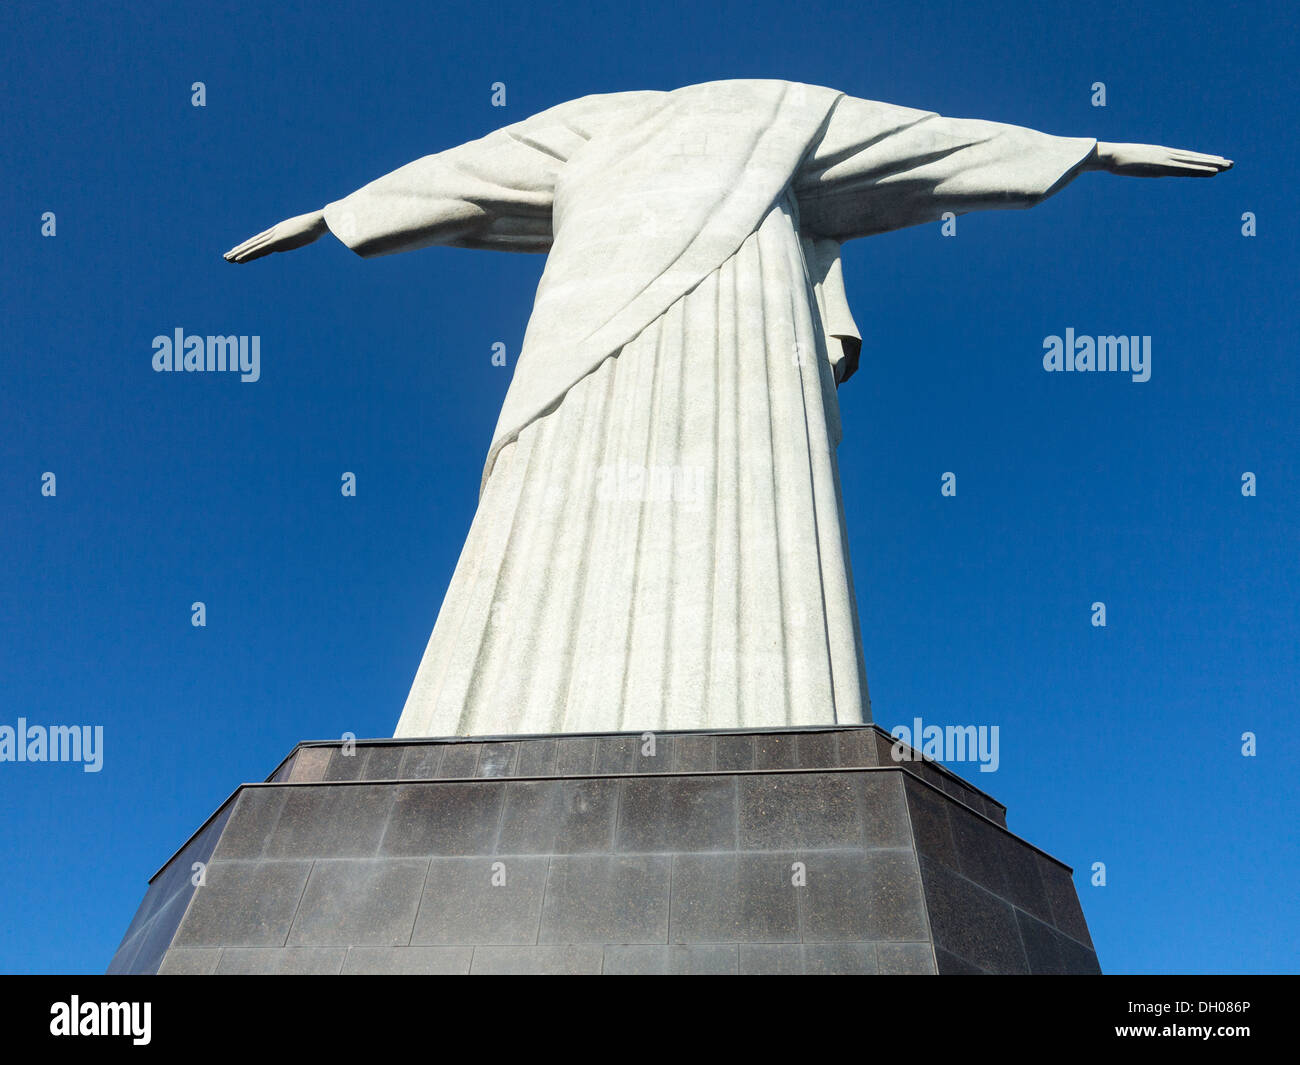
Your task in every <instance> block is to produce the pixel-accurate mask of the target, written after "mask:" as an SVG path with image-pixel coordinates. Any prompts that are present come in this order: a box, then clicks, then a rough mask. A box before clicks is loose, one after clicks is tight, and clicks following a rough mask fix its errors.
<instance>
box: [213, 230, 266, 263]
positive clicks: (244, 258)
mask: <svg viewBox="0 0 1300 1065" xmlns="http://www.w3.org/2000/svg"><path fill="white" fill-rule="evenodd" d="M274 240H275V230H273V229H268V230H267V231H266V232H265V233H259V234H258V235H257V236H255V237H250V238H249V239H248V240H246V241H244V243H243V244H240V245H239V246H238V247H236V248H231V249H230V251H228V252H226V255H225V258H226V259H227V260H229V261H230V262H235V263H245V262H248V260H249V259H257V258H261V256H263V255H269V254H270V251H271V249H270V247H269V246H270V245H271V244H272V243H273V242H274Z"/></svg>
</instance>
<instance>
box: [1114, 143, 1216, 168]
mask: <svg viewBox="0 0 1300 1065" xmlns="http://www.w3.org/2000/svg"><path fill="white" fill-rule="evenodd" d="M1092 168H1093V169H1096V170H1108V171H1110V173H1112V174H1121V175H1123V176H1124V177H1214V175H1215V174H1220V173H1222V172H1223V171H1225V170H1231V169H1232V160H1231V159H1225V158H1223V156H1221V155H1208V154H1206V153H1205V152H1192V151H1188V150H1186V149H1184V148H1165V147H1163V146H1162V145H1159V144H1110V143H1107V142H1105V141H1098V142H1097V150H1096V153H1095V159H1094V161H1093V167H1092Z"/></svg>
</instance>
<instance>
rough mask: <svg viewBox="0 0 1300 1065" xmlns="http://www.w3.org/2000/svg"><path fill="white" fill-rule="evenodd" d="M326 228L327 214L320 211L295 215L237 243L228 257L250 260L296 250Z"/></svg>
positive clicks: (240, 260)
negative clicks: (273, 253)
mask: <svg viewBox="0 0 1300 1065" xmlns="http://www.w3.org/2000/svg"><path fill="white" fill-rule="evenodd" d="M326 228H327V227H326V225H325V216H324V215H322V214H321V212H320V211H309V212H308V213H307V214H300V215H295V216H294V217H293V218H286V219H285V220H284V221H283V222H277V223H276V224H275V225H273V226H272V227H271V228H270V229H264V230H263V231H262V232H261V233H258V234H257V236H255V237H249V238H248V239H247V240H246V241H244V243H243V244H236V245H235V246H234V247H233V248H231V249H230V250H229V251H228V252H226V254H225V256H224V258H225V260H226V262H228V263H250V262H252V261H253V260H254V259H260V258H261V257H262V256H263V255H270V254H271V253H272V252H277V251H293V249H294V248H301V247H303V245H306V244H310V243H311V242H312V241H314V240H317V239H319V238H320V237H321V236H323V235H324V233H325V230H326Z"/></svg>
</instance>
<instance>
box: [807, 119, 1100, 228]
mask: <svg viewBox="0 0 1300 1065" xmlns="http://www.w3.org/2000/svg"><path fill="white" fill-rule="evenodd" d="M1096 144H1097V142H1096V141H1095V140H1093V139H1092V138H1089V137H1054V136H1051V135H1049V134H1046V133H1039V132H1038V131H1037V130H1032V129H1025V128H1024V127H1023V126H1010V125H1005V124H1003V123H1001V122H984V121H980V120H978V119H963V118H944V117H943V116H941V115H937V114H935V113H933V112H931V111H914V110H912V109H910V108H905V107H894V106H892V105H890V104H881V103H875V102H873V101H871V100H859V99H857V98H855V97H851V96H845V97H841V98H840V99H839V100H838V101H837V103H836V105H835V110H834V111H833V112H832V113H831V116H830V119H829V120H828V122H827V125H826V130H825V133H824V135H823V136H822V138H821V140H820V141H819V143H818V144H817V146H816V147H815V148H814V149H813V150H812V151H810V152H809V154H808V156H807V157H806V158H805V160H804V162H803V165H802V166H801V167H800V170H799V172H798V173H797V174H796V175H795V178H794V182H793V188H794V193H795V196H796V199H797V200H798V203H799V215H800V224H801V225H802V227H803V228H804V230H805V232H808V233H811V234H815V235H817V236H820V237H828V238H832V239H835V240H840V241H844V240H850V239H852V238H854V237H867V236H871V235H872V234H875V233H884V232H887V231H889V230H892V229H902V228H904V227H905V226H914V225H919V224H921V223H924V222H933V221H935V220H936V219H938V218H939V217H940V216H941V215H943V214H944V213H945V212H947V211H951V212H953V213H954V214H964V213H966V212H969V211H984V210H997V209H1006V208H1024V207H1032V206H1034V204H1036V203H1040V202H1041V201H1042V200H1044V199H1046V198H1047V197H1048V196H1051V195H1052V194H1053V193H1054V192H1057V191H1058V190H1059V189H1061V188H1063V187H1064V186H1065V185H1066V184H1068V183H1069V182H1070V181H1071V180H1073V179H1074V177H1075V176H1076V175H1077V174H1078V173H1079V172H1080V170H1081V169H1082V167H1083V164H1084V163H1085V161H1086V160H1087V159H1088V157H1089V156H1090V155H1091V154H1092V151H1093V149H1094V148H1095V147H1096Z"/></svg>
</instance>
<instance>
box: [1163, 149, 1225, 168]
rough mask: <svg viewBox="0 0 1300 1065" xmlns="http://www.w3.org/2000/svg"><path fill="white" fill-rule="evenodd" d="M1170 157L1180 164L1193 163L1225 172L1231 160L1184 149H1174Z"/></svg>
mask: <svg viewBox="0 0 1300 1065" xmlns="http://www.w3.org/2000/svg"><path fill="white" fill-rule="evenodd" d="M1170 155H1171V157H1172V158H1174V159H1176V160H1177V161H1178V162H1180V163H1194V164H1196V165H1197V166H1213V167H1216V168H1217V169H1219V170H1227V169H1228V168H1229V167H1230V166H1232V160H1231V159H1225V158H1224V157H1223V156H1221V155H1211V154H1209V153H1208V152H1192V151H1188V150H1187V149H1185V148H1175V149H1174V150H1173V151H1171V152H1170Z"/></svg>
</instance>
